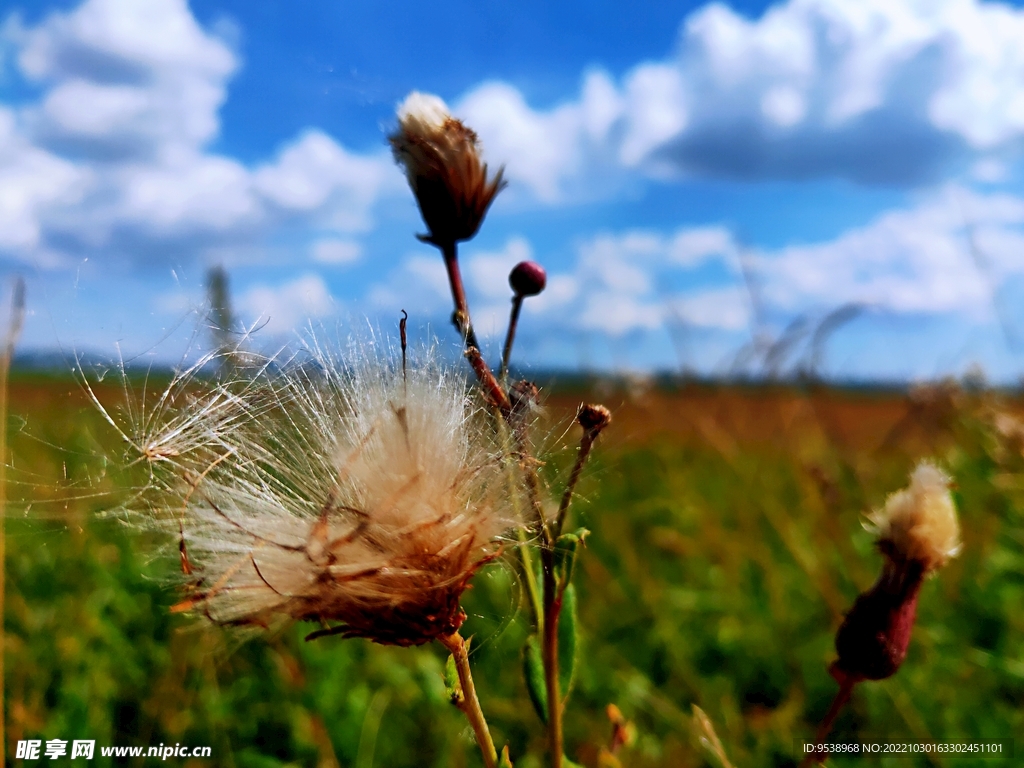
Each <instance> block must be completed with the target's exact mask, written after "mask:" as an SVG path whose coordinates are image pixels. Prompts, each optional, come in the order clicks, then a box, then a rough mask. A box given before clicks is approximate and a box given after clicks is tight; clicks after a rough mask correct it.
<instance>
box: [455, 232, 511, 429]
mask: <svg viewBox="0 0 1024 768" xmlns="http://www.w3.org/2000/svg"><path fill="white" fill-rule="evenodd" d="M439 247H440V249H441V253H442V254H444V267H445V270H446V271H447V272H448V284H449V286H451V289H452V301H453V302H454V303H455V312H454V313H453V314H452V321H453V322H454V323H455V328H456V329H457V330H458V332H459V333H460V334H462V338H463V339H465V342H466V357H468V358H469V364H470V366H472V368H473V372H474V373H475V374H476V377H477V378H478V379H479V380H480V385H481V386H482V387H483V389H484V392H485V393H486V394H487V396H488V397H489V398H490V400H491V402H492V403H494V405H496V406H497V407H498V408H499V409H500V410H501V412H502V414H504V415H505V416H507V415H508V413H509V411H511V410H512V403H511V402H510V401H509V399H508V395H507V394H506V393H505V390H504V389H502V387H501V385H500V384H499V383H498V380H497V379H496V378H494V373H493V372H492V371H491V368H490V366H488V365H487V362H486V361H485V360H484V358H483V355H481V354H480V344H479V343H478V342H477V340H476V333H475V332H474V331H473V322H472V320H470V317H469V302H468V301H467V300H466V288H465V285H464V284H463V282H462V270H461V269H460V268H459V254H458V251H457V250H456V247H455V243H454V242H451V243H445V244H443V245H440V246H439Z"/></svg>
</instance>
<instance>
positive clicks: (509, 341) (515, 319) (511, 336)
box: [499, 293, 523, 381]
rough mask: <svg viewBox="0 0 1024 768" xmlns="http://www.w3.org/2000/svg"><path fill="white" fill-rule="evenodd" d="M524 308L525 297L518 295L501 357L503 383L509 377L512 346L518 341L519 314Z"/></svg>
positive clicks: (513, 306) (514, 297)
mask: <svg viewBox="0 0 1024 768" xmlns="http://www.w3.org/2000/svg"><path fill="white" fill-rule="evenodd" d="M522 308H523V295H522V294H521V293H517V294H516V295H515V296H513V297H512V315H511V316H510V317H509V319H508V333H507V334H506V335H505V351H504V352H503V353H502V355H501V373H500V374H499V378H500V379H501V380H502V381H505V379H506V378H507V377H508V361H509V358H511V357H512V345H513V344H514V343H515V340H516V327H517V326H518V325H519V312H520V310H521V309H522Z"/></svg>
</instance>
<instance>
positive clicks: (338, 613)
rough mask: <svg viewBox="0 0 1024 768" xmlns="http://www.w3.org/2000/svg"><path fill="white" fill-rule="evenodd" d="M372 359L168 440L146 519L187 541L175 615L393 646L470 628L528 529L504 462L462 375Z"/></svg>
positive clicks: (271, 377) (235, 387)
mask: <svg viewBox="0 0 1024 768" xmlns="http://www.w3.org/2000/svg"><path fill="white" fill-rule="evenodd" d="M360 355H361V357H362V359H361V360H360V361H358V362H350V363H349V364H348V365H344V366H343V365H341V364H340V363H339V362H338V361H336V360H334V359H331V358H330V357H328V356H325V355H324V354H322V353H321V354H319V355H316V356H314V359H313V360H311V361H310V363H309V364H306V365H302V366H297V365H288V366H284V367H282V368H280V369H279V370H273V368H272V366H271V364H270V363H269V362H268V365H267V366H266V368H265V369H264V373H263V374H261V375H260V376H259V377H257V379H256V380H250V381H238V382H234V383H233V384H227V385H223V386H211V389H210V391H209V392H206V393H201V394H199V396H198V397H196V398H195V399H194V403H193V405H192V406H191V408H192V414H191V415H190V417H189V418H187V419H181V418H178V419H176V420H175V421H174V424H173V425H172V426H173V428H174V430H175V432H174V434H168V435H164V436H160V435H158V436H157V439H158V442H159V444H160V445H162V446H164V447H165V450H163V451H162V452H161V457H160V459H161V460H160V461H159V462H154V463H153V464H152V471H153V476H154V478H156V481H157V482H156V485H157V487H156V495H155V497H154V503H153V505H152V508H151V510H150V513H149V519H151V520H156V521H157V522H158V523H159V524H160V525H161V526H163V527H165V528H167V529H170V530H171V531H173V532H174V534H175V535H178V536H180V538H181V544H180V547H181V556H182V563H183V571H185V573H186V575H187V584H186V587H187V589H188V596H187V598H186V599H185V600H183V601H182V602H181V603H179V605H178V606H177V609H178V610H195V611H199V612H202V613H203V614H205V615H206V616H208V617H209V618H210V619H212V620H213V621H215V622H217V623H221V624H236V625H251V626H267V625H269V624H271V623H272V622H274V621H275V620H276V619H280V618H285V619H299V620H309V621H316V622H319V623H320V624H321V625H322V626H323V627H325V629H323V630H321V631H319V632H315V633H313V634H314V635H316V636H319V635H322V634H341V635H344V636H350V637H366V638H369V639H371V640H373V641H375V642H378V643H383V644H392V645H418V644H421V643H425V642H428V641H430V640H432V639H434V638H436V637H437V636H439V635H443V634H450V633H452V632H454V631H455V630H456V629H458V627H459V625H460V624H461V623H462V621H463V619H464V617H465V616H464V614H463V612H462V610H461V608H460V606H459V600H460V597H461V595H462V593H463V591H464V590H465V589H466V587H467V585H468V582H469V580H470V578H471V577H472V576H473V574H474V573H475V572H476V570H477V569H478V568H479V567H480V566H481V565H482V564H483V563H484V562H486V561H487V560H489V559H491V558H493V557H494V556H495V554H496V552H497V548H498V545H497V542H498V540H499V539H500V538H501V536H502V534H503V533H504V532H506V531H508V530H509V529H510V528H511V527H513V526H514V524H515V523H514V521H513V520H512V518H511V516H510V513H509V504H508V495H509V494H508V489H507V487H506V485H505V483H504V474H503V473H502V472H501V468H500V462H499V458H500V454H499V452H498V449H497V447H496V445H495V444H494V442H493V437H492V435H491V432H490V431H489V430H488V429H487V428H486V420H485V418H484V417H485V414H483V413H482V411H480V409H479V407H478V406H476V405H474V404H473V401H471V400H470V399H469V397H468V396H467V388H466V381H465V379H464V378H463V377H462V376H461V375H459V374H457V373H454V372H452V371H449V370H446V369H444V368H442V367H441V366H440V365H438V364H437V363H436V362H434V361H432V360H430V359H429V356H428V359H427V360H426V362H424V363H421V364H415V363H413V362H410V365H409V366H408V368H407V371H406V372H405V373H404V374H403V371H402V367H401V364H400V363H399V364H397V365H396V364H395V362H394V361H392V360H390V359H388V360H382V359H379V357H377V356H376V355H373V354H371V355H366V353H365V351H361V352H360ZM192 386H197V385H196V384H193V385H192ZM168 449H173V450H168Z"/></svg>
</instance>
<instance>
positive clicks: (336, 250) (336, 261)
mask: <svg viewBox="0 0 1024 768" xmlns="http://www.w3.org/2000/svg"><path fill="white" fill-rule="evenodd" d="M312 256H313V261H315V262H318V263H320V264H330V265H332V266H348V265H349V264H355V263H356V262H357V261H359V260H360V259H361V258H362V257H363V247H362V246H361V245H360V244H359V243H357V242H355V241H353V240H339V239H338V238H327V239H324V240H317V241H316V242H315V243H313V248H312Z"/></svg>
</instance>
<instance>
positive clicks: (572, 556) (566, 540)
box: [554, 528, 590, 587]
mask: <svg viewBox="0 0 1024 768" xmlns="http://www.w3.org/2000/svg"><path fill="white" fill-rule="evenodd" d="M589 534H590V531H588V530H587V529H586V528H580V529H579V530H578V531H576V532H575V533H563V534H562V535H561V536H559V537H558V541H556V542H555V551H554V560H555V563H554V565H555V578H556V579H557V580H558V582H559V584H561V585H562V587H565V586H566V585H568V584H569V582H571V581H572V573H573V569H574V568H575V567H576V553H577V551H578V550H579V546H580V544H582V543H583V542H584V540H585V539H586V538H587V536H588V535H589Z"/></svg>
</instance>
